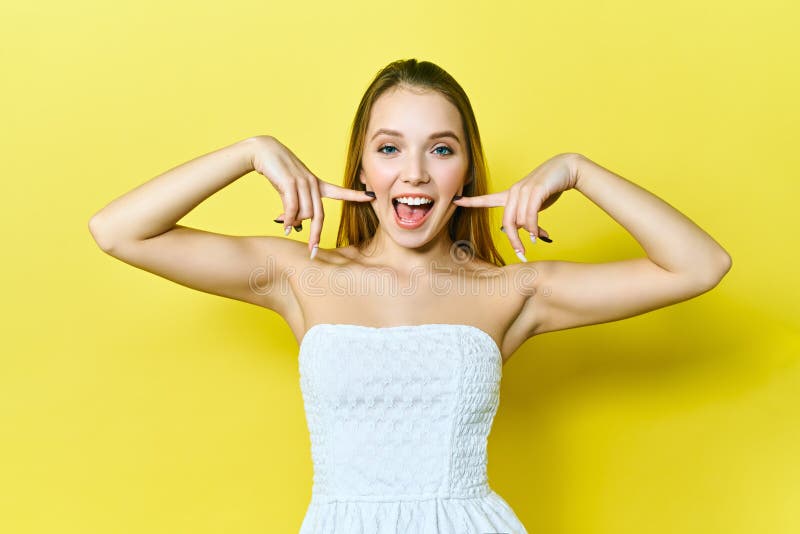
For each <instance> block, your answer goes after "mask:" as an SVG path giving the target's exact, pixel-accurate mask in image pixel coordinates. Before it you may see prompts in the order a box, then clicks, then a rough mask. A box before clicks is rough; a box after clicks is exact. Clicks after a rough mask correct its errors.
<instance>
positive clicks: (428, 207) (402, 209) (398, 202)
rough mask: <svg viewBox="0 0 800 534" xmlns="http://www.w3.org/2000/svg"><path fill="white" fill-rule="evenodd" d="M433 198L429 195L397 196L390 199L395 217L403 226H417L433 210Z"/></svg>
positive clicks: (410, 227)
mask: <svg viewBox="0 0 800 534" xmlns="http://www.w3.org/2000/svg"><path fill="white" fill-rule="evenodd" d="M433 204H434V200H433V199H432V198H430V197H397V198H394V199H392V205H393V206H394V213H395V219H396V221H397V224H398V225H400V226H401V227H403V228H408V229H413V228H417V227H419V226H421V225H422V223H424V222H425V220H426V219H427V218H428V214H429V213H430V212H431V211H433Z"/></svg>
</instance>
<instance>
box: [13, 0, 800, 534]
mask: <svg viewBox="0 0 800 534" xmlns="http://www.w3.org/2000/svg"><path fill="white" fill-rule="evenodd" d="M0 11H1V13H0V15H1V16H0V44H2V52H1V54H2V84H1V85H2V89H0V91H2V103H0V106H2V109H0V111H1V112H2V113H1V115H2V122H3V127H2V128H1V129H0V136H2V155H1V156H0V157H1V158H2V162H1V163H2V173H3V180H2V183H3V198H4V200H5V202H4V209H3V210H2V212H1V213H2V218H3V219H2V228H3V243H4V249H5V253H4V254H3V258H4V260H3V267H2V268H3V280H4V283H5V291H4V295H3V297H4V298H3V301H4V306H3V314H4V317H3V320H2V325H3V328H4V334H3V346H4V348H3V357H2V358H1V359H0V432H2V438H0V531H2V532H7V533H15V534H23V533H48V534H50V533H58V534H68V533H81V534H88V533H92V534H94V533H97V534H101V533H102V534H108V533H137V534H139V533H145V532H146V533H192V534H202V533H223V532H224V533H225V534H234V533H248V534H251V533H255V532H265V533H266V532H269V533H273V532H275V533H278V532H281V533H282V532H296V531H297V530H298V529H299V526H300V522H301V520H302V517H303V514H304V512H305V509H306V506H307V504H308V499H309V497H310V493H311V475H312V470H311V458H310V452H309V442H308V434H307V429H306V422H305V419H304V413H303V406H302V399H301V396H300V389H299V385H298V374H297V360H296V356H297V345H296V343H295V340H294V337H293V336H292V334H291V332H290V331H289V329H288V327H287V326H286V324H285V323H284V322H283V320H282V319H281V318H280V317H279V316H277V315H276V314H274V313H273V312H270V311H267V310H262V309H259V308H257V307H255V306H252V305H248V304H244V303H240V302H236V301H233V300H228V299H223V298H220V297H216V296H213V295H209V294H205V293H201V292H198V291H194V290H189V289H187V288H184V287H181V286H179V285H177V284H174V283H171V282H169V281H167V280H164V279H160V278H158V277H156V276H154V275H152V274H150V273H148V272H145V271H142V270H138V269H135V268H132V267H130V266H128V265H126V264H124V263H122V262H120V261H118V260H116V259H114V258H112V257H110V256H107V255H105V254H104V253H103V252H102V251H101V250H100V249H99V248H98V246H97V245H96V244H95V243H94V241H93V240H92V237H91V235H90V233H89V231H88V227H87V225H88V220H89V218H90V216H91V215H92V214H93V213H95V212H96V211H97V210H99V209H100V208H101V207H103V206H104V205H105V204H107V203H108V202H110V201H111V200H112V199H113V198H116V197H118V196H120V195H122V194H123V193H125V192H127V191H129V190H131V189H133V188H134V187H135V186H137V185H138V184H140V183H142V182H144V181H146V180H148V179H150V178H152V177H154V176H156V175H158V174H160V173H161V172H164V171H165V170H167V169H169V168H171V167H174V166H176V165H178V164H180V163H183V162H185V161H188V160H189V159H192V158H194V157H196V156H198V155H201V154H204V153H207V152H210V151H213V150H216V149H218V148H221V147H222V146H225V145H228V144H230V143H233V142H235V141H237V140H240V139H243V138H246V137H249V136H252V135H257V134H271V135H274V136H276V137H277V138H279V139H280V140H281V141H282V142H283V143H285V144H286V145H287V146H289V147H290V148H291V149H292V150H293V151H294V152H295V153H296V154H297V155H298V156H299V157H300V158H301V159H302V160H303V161H304V162H305V163H306V164H307V165H308V166H309V168H310V169H311V170H312V171H314V172H315V173H316V174H317V175H318V176H319V177H320V178H322V179H324V180H327V181H331V182H334V183H341V179H342V173H343V163H344V153H345V149H346V142H347V133H348V128H349V125H350V122H351V120H352V118H353V114H354V113H355V108H356V105H357V104H358V101H359V99H360V97H361V94H362V92H363V91H364V89H365V88H366V86H367V84H368V83H369V81H370V80H371V79H372V77H373V76H374V74H375V73H376V72H377V71H378V70H379V69H380V68H381V67H383V66H384V65H385V64H387V63H389V62H390V61H392V60H395V59H400V58H410V57H416V58H418V59H427V60H431V61H434V62H436V63H437V64H439V65H440V66H442V67H443V68H445V69H446V70H448V71H449V72H450V73H451V74H452V75H453V76H454V77H455V78H456V79H457V80H458V81H459V82H460V83H461V84H462V86H463V87H464V88H465V90H466V91H467V93H468V94H469V95H470V98H471V100H472V103H473V106H474V109H475V112H476V114H477V118H478V122H479V125H480V128H481V133H482V136H483V140H484V143H485V147H486V152H487V157H488V160H489V164H490V170H491V175H492V176H491V178H492V184H491V187H492V190H494V191H499V190H501V189H506V188H507V187H509V186H510V185H511V184H512V183H513V182H514V181H516V180H519V179H521V178H522V177H523V176H524V175H525V174H527V173H528V172H530V170H532V169H533V168H534V167H535V166H537V165H538V164H539V163H541V162H542V161H544V160H545V159H547V158H549V157H551V156H553V155H555V154H557V153H560V152H564V151H574V152H580V153H582V154H584V155H586V156H587V157H589V158H590V159H593V160H594V161H596V162H597V163H600V164H601V165H603V166H606V167H607V168H610V169H612V170H613V171H615V172H617V173H618V174H620V175H622V176H624V177H626V178H628V179H630V180H633V181H635V182H636V183H638V184H640V185H642V186H643V187H645V188H647V189H649V190H650V191H652V192H654V193H655V194H657V195H659V196H660V197H662V198H663V199H665V200H666V201H668V202H669V203H671V204H672V205H673V206H675V207H677V208H678V209H680V210H681V211H682V212H683V213H685V214H686V215H687V216H689V217H690V218H692V219H693V220H694V221H695V222H697V224H699V225H700V226H701V227H702V228H704V229H705V230H707V231H708V232H709V233H710V234H711V235H712V236H713V237H714V238H715V239H717V240H718V241H719V242H720V243H721V244H722V245H723V246H724V247H725V248H726V249H727V250H728V251H729V252H730V254H731V256H732V258H733V268H732V270H731V271H730V272H729V273H728V275H727V277H726V278H725V279H724V280H723V281H722V283H721V284H720V285H719V286H718V287H716V288H715V289H714V290H712V291H711V292H709V293H706V294H704V295H702V296H700V297H697V298H695V299H692V300H690V301H687V302H683V303H680V304H677V305H674V306H671V307H669V308H665V309H662V310H657V311H654V312H651V313H648V314H645V315H642V316H639V317H635V318H632V319H630V320H626V321H619V322H614V323H609V324H604V325H595V326H591V327H585V328H581V329H574V330H569V331H562V332H556V333H551V334H549V335H543V336H541V337H539V338H535V339H533V340H529V341H528V342H527V343H526V344H525V345H524V346H523V347H522V348H521V349H520V351H519V352H518V353H517V354H516V355H515V356H514V357H513V358H512V359H511V361H510V362H509V364H508V365H507V366H506V367H505V368H504V378H503V386H502V393H501V395H502V398H501V399H502V400H501V403H500V408H499V412H498V415H497V418H496V421H495V427H494V429H493V432H492V434H491V437H490V440H489V480H490V484H491V485H492V487H493V488H494V489H495V490H496V491H497V492H498V493H499V494H500V495H501V496H503V497H504V498H505V499H506V500H507V501H508V502H509V504H510V505H511V506H512V507H513V508H514V510H515V511H516V512H517V514H518V515H519V517H520V519H521V520H522V521H523V523H524V524H525V525H526V527H527V529H528V531H529V532H530V533H531V534H533V533H542V534H600V533H603V534H628V533H630V534H641V533H644V532H646V533H650V534H656V533H681V534H690V533H691V534H695V533H696V534H709V533H725V534H740V533H766V532H769V533H771V534H784V533H786V534H788V533H794V532H798V531H800V504H799V503H800V455H798V446H800V393H799V392H800V366H798V363H799V362H798V349H799V348H800V342H799V336H798V330H800V329H798V322H799V321H798V313H797V302H798V297H800V294H798V293H799V292H798V284H797V279H796V278H797V275H796V273H797V261H796V260H797V252H796V248H797V245H798V238H797V231H798V225H797V222H796V221H797V215H798V213H797V199H798V171H797V169H798V164H799V163H800V161H799V160H800V151H798V150H797V141H798V135H797V128H798V126H799V125H800V121H798V118H799V115H800V114H798V105H797V95H798V94H800V88H799V87H798V85H800V84H799V83H798V82H799V81H800V76H798V66H799V65H800V54H798V52H799V51H800V46H798V40H797V38H796V33H793V32H795V30H796V27H797V24H798V8H797V7H796V3H793V2H789V1H784V2H780V1H776V0H765V1H761V2H752V3H744V2H734V3H731V2H727V1H721V0H717V1H714V2H699V3H698V2H696V1H688V0H680V1H677V2H670V3H662V4H659V5H656V4H653V3H649V2H640V1H633V0H631V1H619V0H613V1H607V2H597V1H582V2H577V1H564V2H475V3H472V4H470V3H465V2H455V1H439V2H424V1H405V2H363V3H359V2H332V3H328V2H316V3H304V2H282V3H270V2H244V1H235V0H234V1H231V2H226V3H221V2H197V1H192V2H172V3H163V2H154V1H137V2H128V3H120V2H100V1H93V2H88V1H75V2H53V1H47V2H39V3H36V4H30V3H23V2H18V3H15V4H13V5H12V4H10V3H7V4H4V6H3V7H2V8H1V9H0ZM793 35H794V37H793ZM325 207H326V214H327V218H326V224H325V228H324V233H323V240H322V246H323V247H326V248H328V247H331V246H333V243H334V238H335V233H336V228H337V225H338V208H339V206H338V205H337V204H336V201H333V200H330V199H326V200H325ZM501 209H502V208H496V209H494V210H493V211H492V216H493V220H494V221H495V228H497V227H499V225H500V220H501V217H502V212H501V211H500V210H501ZM281 211H282V207H281V203H280V199H279V197H278V195H277V194H276V193H275V191H274V189H272V187H271V186H270V185H269V184H268V183H267V182H266V180H265V179H264V178H263V177H262V176H260V175H258V174H256V173H251V174H249V175H247V176H245V177H243V178H242V179H241V180H239V181H238V182H236V183H234V184H232V185H231V186H229V187H228V188H226V189H224V190H222V191H220V192H219V193H218V194H217V195H215V196H213V197H212V198H210V199H208V200H207V201H206V202H204V203H203V204H201V205H200V206H198V208H197V209H196V210H195V211H193V212H192V213H190V214H189V215H187V217H185V218H184V219H182V221H181V223H182V224H187V225H189V226H195V227H198V228H203V229H208V230H212V231H218V232H223V233H231V234H269V235H282V234H281V233H280V227H279V225H276V224H275V223H273V222H272V219H273V218H274V217H275V216H276V215H277V214H278V213H280V212H281ZM539 221H540V224H541V226H542V227H544V228H545V229H546V230H547V231H548V232H549V233H550V235H551V237H552V238H553V239H554V243H553V244H550V245H548V244H544V243H537V244H536V245H530V243H528V244H527V245H526V247H527V249H528V257H529V258H530V259H535V258H554V259H555V258H557V259H568V260H574V261H598V262H599V261H612V260H615V259H622V258H626V257H634V256H640V255H642V254H643V252H642V249H641V248H640V247H639V246H638V244H637V243H636V242H635V241H634V240H633V238H632V237H631V236H630V235H629V234H628V233H627V232H626V231H625V230H624V228H622V227H621V226H619V225H618V224H617V223H615V222H614V221H613V220H611V219H610V218H609V217H608V216H607V215H606V214H605V213H604V212H602V211H601V210H600V209H599V208H597V206H595V205H594V204H592V203H591V202H590V201H589V200H588V199H587V198H586V197H583V196H582V195H581V194H580V193H578V192H577V191H572V192H568V193H566V194H564V195H563V196H562V198H561V199H560V200H559V201H558V202H557V203H556V204H555V205H554V206H553V207H551V208H548V209H547V210H546V211H544V212H542V214H541V215H540V219H539ZM521 235H522V236H523V237H524V236H525V235H526V234H525V233H524V232H521ZM307 237H308V229H307V228H305V229H304V230H303V232H301V233H300V234H296V233H293V234H292V237H291V238H292V239H298V240H305V239H307ZM495 237H496V238H497V241H498V242H499V243H500V246H501V251H502V252H503V254H504V256H505V257H506V259H507V261H509V262H511V261H516V259H515V257H514V254H513V252H512V251H511V247H510V246H509V243H508V241H507V238H506V237H505V236H504V235H503V234H502V233H500V232H499V230H497V229H496V230H495Z"/></svg>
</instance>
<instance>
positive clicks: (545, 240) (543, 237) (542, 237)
mask: <svg viewBox="0 0 800 534" xmlns="http://www.w3.org/2000/svg"><path fill="white" fill-rule="evenodd" d="M539 239H541V240H542V241H544V242H545V243H552V242H553V240H552V239H550V238H549V237H545V236H543V235H540V236H539Z"/></svg>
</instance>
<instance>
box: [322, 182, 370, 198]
mask: <svg viewBox="0 0 800 534" xmlns="http://www.w3.org/2000/svg"><path fill="white" fill-rule="evenodd" d="M319 186H320V187H319V191H320V194H321V195H322V196H323V197H325V198H336V199H339V200H351V201H353V202H369V201H371V200H373V199H374V197H371V196H369V195H368V194H366V193H365V192H364V191H356V190H355V189H348V188H346V187H339V186H338V185H334V184H329V183H328V182H323V181H321V180H320V182H319Z"/></svg>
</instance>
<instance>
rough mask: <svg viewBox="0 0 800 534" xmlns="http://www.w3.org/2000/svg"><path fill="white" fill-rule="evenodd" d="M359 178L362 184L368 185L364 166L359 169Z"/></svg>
mask: <svg viewBox="0 0 800 534" xmlns="http://www.w3.org/2000/svg"><path fill="white" fill-rule="evenodd" d="M358 180H359V181H360V182H361V183H362V184H364V185H365V186H366V185H367V181H366V180H365V179H364V168H363V167H362V168H360V169H359V170H358Z"/></svg>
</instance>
